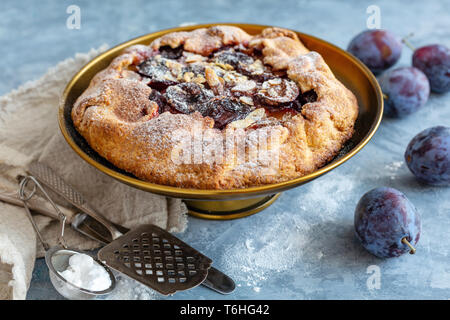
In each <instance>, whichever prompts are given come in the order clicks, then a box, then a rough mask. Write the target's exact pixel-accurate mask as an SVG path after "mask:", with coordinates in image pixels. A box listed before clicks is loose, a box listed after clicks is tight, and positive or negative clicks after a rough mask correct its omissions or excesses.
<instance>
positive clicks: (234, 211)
mask: <svg viewBox="0 0 450 320" xmlns="http://www.w3.org/2000/svg"><path fill="white" fill-rule="evenodd" d="M280 195H281V193H276V194H272V195H268V196H264V197H258V198H251V199H243V200H217V201H211V200H206V201H205V200H184V202H185V203H186V206H187V208H188V210H189V214H190V215H191V216H194V217H197V218H203V219H211V220H229V219H237V218H243V217H247V216H249V215H252V214H255V213H257V212H260V211H261V210H264V209H265V208H267V207H268V206H270V205H271V204H272V203H274V202H275V200H277V199H278V197H279V196H280Z"/></svg>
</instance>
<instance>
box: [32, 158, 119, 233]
mask: <svg viewBox="0 0 450 320" xmlns="http://www.w3.org/2000/svg"><path fill="white" fill-rule="evenodd" d="M28 171H29V172H30V173H31V174H32V175H33V176H34V177H35V178H36V179H38V180H39V181H40V182H41V183H42V184H44V185H45V186H47V187H48V188H49V189H51V190H52V191H53V192H55V193H57V194H58V195H60V196H62V197H63V198H64V199H66V200H67V201H68V202H70V203H71V204H73V205H74V206H75V207H77V208H78V209H80V210H81V211H83V212H84V213H86V214H87V215H89V216H91V217H92V218H93V219H95V220H97V221H98V222H99V223H101V224H102V225H104V226H105V227H106V228H107V229H108V231H109V232H110V233H111V237H112V240H115V239H117V238H119V237H121V236H122V233H121V232H119V231H118V230H117V228H116V227H115V226H114V225H113V224H112V223H111V222H109V221H108V220H106V219H105V218H104V217H103V216H102V215H100V214H98V213H97V212H96V211H95V210H94V209H93V208H92V207H91V206H90V205H89V204H88V203H87V201H86V200H85V198H84V197H83V195H82V194H81V193H79V192H78V191H76V190H75V189H74V188H72V187H71V186H70V185H69V184H67V183H66V182H65V181H64V180H63V179H61V178H60V177H59V176H58V175H57V174H56V173H55V172H54V171H53V170H52V169H51V168H50V167H48V166H46V165H45V164H43V163H40V162H37V161H36V162H32V163H31V164H30V167H29V169H28Z"/></svg>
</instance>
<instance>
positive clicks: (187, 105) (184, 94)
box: [164, 82, 214, 114]
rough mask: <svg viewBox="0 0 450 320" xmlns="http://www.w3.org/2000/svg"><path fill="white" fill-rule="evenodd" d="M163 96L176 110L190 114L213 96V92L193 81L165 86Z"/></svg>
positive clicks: (199, 108)
mask: <svg viewBox="0 0 450 320" xmlns="http://www.w3.org/2000/svg"><path fill="white" fill-rule="evenodd" d="M164 96H165V97H166V99H167V103H168V105H169V106H170V107H171V108H173V109H175V110H176V111H177V112H181V113H184V114H190V113H192V112H194V111H197V110H201V109H202V108H203V106H204V105H205V104H206V103H207V102H208V101H210V100H211V99H213V98H214V94H213V93H212V92H211V91H210V90H208V89H204V88H202V87H201V86H199V85H198V84H196V83H194V82H185V83H181V84H178V85H174V86H170V87H168V88H167V90H166V92H165V94H164Z"/></svg>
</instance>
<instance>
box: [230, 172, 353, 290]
mask: <svg viewBox="0 0 450 320" xmlns="http://www.w3.org/2000/svg"><path fill="white" fill-rule="evenodd" d="M327 177H328V179H326V180H324V179H319V180H316V181H314V182H312V183H311V184H309V187H306V186H305V187H304V190H305V191H304V192H303V193H302V194H301V196H300V197H298V198H296V200H293V201H292V211H285V212H281V213H276V215H272V216H270V215H269V216H265V217H264V218H263V219H264V220H265V221H264V226H266V228H265V229H264V230H261V229H260V227H259V226H258V225H259V224H258V222H256V223H252V224H246V225H245V228H243V230H242V232H241V233H240V234H241V236H240V238H239V239H238V240H237V241H236V243H237V244H236V243H235V244H233V245H232V246H230V247H228V248H225V250H224V252H227V254H224V256H223V261H222V263H223V265H224V267H223V270H227V272H228V273H229V274H230V275H231V276H232V277H233V279H234V280H235V281H236V282H237V283H238V286H239V284H240V285H241V286H242V287H244V288H246V287H247V288H252V290H253V291H254V292H259V290H260V289H259V288H260V287H262V286H263V285H264V283H266V282H268V281H270V280H271V279H272V278H274V277H275V278H276V277H280V276H281V275H282V274H283V273H284V272H289V271H290V270H292V269H295V268H296V266H297V265H298V264H299V263H300V262H303V265H304V267H305V266H306V270H304V271H306V272H310V271H312V269H308V268H314V266H315V265H317V263H319V261H322V260H324V259H327V258H329V257H330V255H333V254H335V253H334V252H331V251H330V250H328V249H327V248H321V247H318V245H320V241H319V242H318V241H317V239H316V237H317V230H321V229H323V226H326V225H328V224H335V223H337V222H336V221H338V220H340V219H342V218H343V216H345V213H343V212H342V208H344V207H345V206H347V202H348V201H352V198H351V194H352V191H353V190H354V189H355V188H356V185H355V182H353V181H354V179H352V177H348V176H346V175H343V174H339V173H335V172H333V173H330V174H328V175H327ZM330 194H332V195H333V197H330ZM280 201H283V200H280ZM284 201H289V200H286V199H285V200H284ZM296 201H297V202H296ZM258 218H259V217H258Z"/></svg>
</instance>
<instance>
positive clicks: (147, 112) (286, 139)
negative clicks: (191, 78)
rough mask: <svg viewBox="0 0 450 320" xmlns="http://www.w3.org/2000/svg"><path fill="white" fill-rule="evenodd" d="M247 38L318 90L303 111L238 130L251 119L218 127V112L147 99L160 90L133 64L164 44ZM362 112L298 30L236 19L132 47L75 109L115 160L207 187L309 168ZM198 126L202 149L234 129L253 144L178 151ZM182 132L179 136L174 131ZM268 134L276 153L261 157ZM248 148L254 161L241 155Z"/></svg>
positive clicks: (161, 180)
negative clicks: (260, 143) (250, 28)
mask: <svg viewBox="0 0 450 320" xmlns="http://www.w3.org/2000/svg"><path fill="white" fill-rule="evenodd" d="M239 44H241V45H243V46H245V47H248V48H256V49H257V50H259V51H261V52H262V55H263V62H264V63H265V64H267V65H270V66H271V67H272V69H273V70H285V71H286V73H287V76H288V77H289V79H291V80H293V81H295V83H296V84H297V86H298V87H299V89H300V91H301V92H307V91H310V90H314V92H315V93H316V95H317V99H316V100H315V101H314V102H310V103H306V104H304V105H303V107H302V109H301V113H298V114H296V115H293V116H289V117H283V118H282V119H274V118H271V117H268V118H264V119H262V120H261V123H264V125H256V126H248V123H247V125H246V126H247V127H246V128H245V130H240V131H239V130H237V131H236V130H235V128H234V127H236V126H237V127H239V126H241V125H242V123H244V121H240V122H239V121H236V122H235V124H234V125H228V126H227V127H226V128H225V129H223V130H219V129H216V128H214V120H213V119H211V118H209V117H203V116H202V115H201V114H200V113H198V112H194V113H191V114H173V113H170V112H164V113H162V114H160V115H158V114H157V110H158V105H157V104H156V103H155V102H154V101H150V100H149V98H148V97H149V95H150V94H151V92H152V90H153V89H151V88H150V87H149V86H147V84H146V83H145V82H144V81H143V79H142V77H141V76H140V75H139V74H138V73H137V72H135V71H133V69H132V68H130V66H131V65H137V64H139V63H141V62H143V61H145V60H146V59H148V58H149V57H150V56H151V55H152V52H154V51H155V50H157V49H159V48H160V47H162V46H170V47H172V48H177V47H178V46H180V45H183V46H184V50H185V51H188V52H193V53H196V54H200V55H204V56H208V55H210V54H211V53H212V52H214V51H216V50H217V49H219V48H221V47H223V46H231V45H239ZM357 115H358V105H357V101H356V98H355V96H354V95H353V94H352V93H351V92H350V91H349V90H348V89H347V88H345V87H344V85H342V84H341V83H340V82H339V81H338V80H337V79H336V78H335V76H334V75H333V73H332V72H331V70H330V69H329V67H328V66H327V64H326V63H325V61H324V60H323V58H322V57H321V56H320V55H319V54H318V53H316V52H310V51H309V50H308V49H307V48H305V46H304V45H303V44H302V43H301V42H300V40H299V39H298V37H297V35H296V34H295V33H294V32H292V31H288V30H284V29H280V28H267V29H265V30H263V32H262V33H261V34H259V35H256V36H250V35H248V34H247V33H246V32H244V31H243V30H241V29H239V28H236V27H231V26H216V27H211V28H208V29H205V28H202V29H197V30H194V31H192V32H176V33H171V34H167V35H164V36H162V37H161V38H159V39H156V40H155V41H154V42H153V43H152V44H150V45H149V46H142V45H138V46H133V47H130V48H128V49H127V50H125V52H124V53H123V54H121V55H120V56H118V57H117V58H115V59H114V61H113V62H112V63H111V64H110V65H109V67H108V68H106V69H105V70H103V71H102V72H100V73H98V74H97V75H96V76H95V77H94V78H93V79H92V81H91V83H90V85H89V87H88V89H87V90H86V91H85V92H84V93H83V94H82V95H81V96H80V97H79V98H78V99H77V101H76V102H75V104H74V107H73V109H72V119H73V121H74V125H75V127H76V128H77V130H78V131H79V132H80V133H81V135H82V136H83V137H84V138H85V139H86V140H87V142H88V143H89V145H90V146H91V147H92V148H93V149H94V150H95V151H97V152H98V153H99V154H100V155H101V156H103V157H104V158H106V159H107V160H108V161H110V162H111V163H113V164H114V165H115V166H117V167H119V168H121V169H124V170H126V171H128V172H130V173H132V174H134V175H135V176H137V177H138V178H141V179H143V180H147V181H150V182H153V183H158V184H164V185H171V186H177V187H189V188H200V189H233V188H244V187H249V186H255V185H262V184H269V183H277V182H282V181H287V180H291V179H294V178H298V177H300V176H303V175H305V174H308V173H311V172H313V171H314V170H317V169H318V168H320V167H321V166H323V165H325V164H326V163H327V162H328V161H330V160H331V159H332V158H333V157H334V156H336V154H337V153H338V152H339V150H340V149H341V148H342V146H343V144H344V143H345V142H346V141H347V140H348V139H349V138H350V137H351V136H352V134H353V130H354V123H355V121H356V118H357ZM245 121H247V122H248V121H250V120H248V119H246V120H245ZM252 121H253V120H252ZM252 121H250V123H251V122H252ZM256 123H258V122H256ZM231 124H233V122H232V123H231ZM199 130H200V131H201V132H202V134H203V140H202V141H201V144H202V148H203V150H205V149H208V148H209V150H210V151H211V152H221V151H220V150H218V149H219V148H220V147H223V144H220V143H217V141H227V140H226V139H227V137H230V136H232V134H236V135H237V136H239V137H240V138H242V139H243V141H245V147H244V149H238V150H236V148H234V149H230V150H228V149H227V150H225V151H223V155H224V159H225V160H223V161H222V162H220V161H216V162H215V163H208V161H191V162H194V163H180V161H178V160H179V159H178V158H177V159H178V160H177V159H176V160H174V148H175V149H176V146H179V145H180V144H179V143H180V141H181V140H183V139H184V140H183V141H187V140H189V141H193V144H194V146H193V153H194V154H195V148H196V145H195V143H196V134H198V132H199ZM180 132H182V134H181V135H180V134H178V135H177V134H176V133H180ZM260 136H263V137H266V138H267V141H270V143H271V144H270V149H271V150H270V152H275V153H276V157H275V159H276V160H277V161H273V158H274V154H275V153H270V152H269V153H268V154H266V158H270V159H269V160H270V161H268V160H267V159H265V162H264V161H262V162H261V161H260V160H261V159H259V161H254V158H252V152H253V151H252V150H253V149H252V148H251V146H252V145H254V144H255V139H258V137H260ZM177 139H178V140H177ZM180 139H181V140H180ZM186 139H187V140H186ZM219 146H220V147H219ZM197 147H198V145H197ZM178 151H179V150H178ZM241 157H245V159H246V160H245V161H237V159H238V158H239V159H243V158H241ZM263 158H264V157H263ZM252 159H253V160H252ZM262 160H264V159H262Z"/></svg>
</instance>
